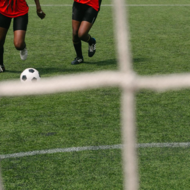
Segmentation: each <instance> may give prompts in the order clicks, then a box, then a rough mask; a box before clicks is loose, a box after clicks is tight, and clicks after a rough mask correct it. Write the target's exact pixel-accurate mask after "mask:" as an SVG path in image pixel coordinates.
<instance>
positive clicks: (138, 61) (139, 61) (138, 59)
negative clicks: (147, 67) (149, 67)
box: [132, 57, 149, 63]
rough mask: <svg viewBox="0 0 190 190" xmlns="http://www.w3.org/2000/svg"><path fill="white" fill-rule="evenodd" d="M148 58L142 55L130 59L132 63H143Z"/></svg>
mask: <svg viewBox="0 0 190 190" xmlns="http://www.w3.org/2000/svg"><path fill="white" fill-rule="evenodd" d="M148 60H149V59H148V58H143V57H137V58H133V59H132V61H133V63H143V62H147V61H148Z"/></svg>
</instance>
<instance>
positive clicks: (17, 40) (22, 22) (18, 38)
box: [13, 14, 28, 60]
mask: <svg viewBox="0 0 190 190" xmlns="http://www.w3.org/2000/svg"><path fill="white" fill-rule="evenodd" d="M27 25H28V14H26V15H24V16H20V17H17V18H14V23H13V30H14V45H15V48H16V49H17V50H20V58H21V59H22V60H25V59H26V58H27V56H28V51H27V49H26V43H25V36H26V30H27Z"/></svg>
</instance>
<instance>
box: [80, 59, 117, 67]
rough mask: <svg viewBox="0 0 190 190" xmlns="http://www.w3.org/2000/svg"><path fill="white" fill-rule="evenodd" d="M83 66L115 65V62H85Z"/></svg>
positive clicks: (111, 60) (114, 60)
mask: <svg viewBox="0 0 190 190" xmlns="http://www.w3.org/2000/svg"><path fill="white" fill-rule="evenodd" d="M83 64H88V65H98V66H105V65H116V64H117V60H116V59H107V60H104V61H85V62H84V63H83Z"/></svg>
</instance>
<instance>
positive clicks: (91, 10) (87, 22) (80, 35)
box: [71, 0, 102, 65]
mask: <svg viewBox="0 0 190 190" xmlns="http://www.w3.org/2000/svg"><path fill="white" fill-rule="evenodd" d="M101 1H102V0H74V3H73V10H72V28H73V45H74V49H75V51H76V55H77V56H76V58H75V59H74V60H73V61H72V62H71V64H72V65H76V64H79V63H83V62H84V59H83V54H82V43H81V41H84V42H87V43H88V44H89V46H88V56H89V57H92V56H93V55H94V54H95V52H96V40H95V38H93V37H91V36H90V34H89V31H90V29H91V27H92V26H93V24H94V22H95V20H96V18H97V15H98V12H99V10H100V5H101Z"/></svg>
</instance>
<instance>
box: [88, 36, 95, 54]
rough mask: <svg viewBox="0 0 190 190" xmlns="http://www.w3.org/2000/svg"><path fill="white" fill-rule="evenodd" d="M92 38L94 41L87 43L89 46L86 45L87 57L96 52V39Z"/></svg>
mask: <svg viewBox="0 0 190 190" xmlns="http://www.w3.org/2000/svg"><path fill="white" fill-rule="evenodd" d="M93 39H94V41H95V42H94V43H93V44H91V45H90V44H89V46H88V57H92V56H93V55H94V54H95V52H96V40H95V38H93Z"/></svg>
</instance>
